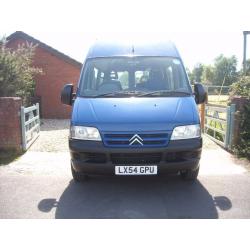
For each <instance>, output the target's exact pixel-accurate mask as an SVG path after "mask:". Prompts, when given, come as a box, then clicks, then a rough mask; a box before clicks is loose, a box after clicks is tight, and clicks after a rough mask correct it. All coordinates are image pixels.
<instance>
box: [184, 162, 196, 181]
mask: <svg viewBox="0 0 250 250" xmlns="http://www.w3.org/2000/svg"><path fill="white" fill-rule="evenodd" d="M199 170H200V165H199V166H198V168H197V169H195V170H192V169H189V170H185V171H181V172H180V174H181V178H182V179H183V180H187V181H195V180H197V177H198V174H199Z"/></svg>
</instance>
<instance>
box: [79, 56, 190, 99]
mask: <svg viewBox="0 0 250 250" xmlns="http://www.w3.org/2000/svg"><path fill="white" fill-rule="evenodd" d="M79 91H80V96H84V97H104V96H105V97H116V96H117V97H122V96H128V95H132V96H150V95H151V94H152V96H155V95H157V96H164V95H166V93H175V96H176V94H177V95H181V94H182V93H183V94H191V93H192V92H191V87H190V85H189V82H188V80H187V77H186V74H185V71H184V68H183V65H182V63H181V61H180V60H179V59H176V58H170V57H132V58H131V57H123V58H98V59H90V60H88V61H87V62H86V64H85V68H84V72H83V76H82V78H81V82H80V86H79Z"/></svg>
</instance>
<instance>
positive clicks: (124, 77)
mask: <svg viewBox="0 0 250 250" xmlns="http://www.w3.org/2000/svg"><path fill="white" fill-rule="evenodd" d="M117 75H118V81H120V83H121V85H122V89H128V88H129V84H128V71H122V72H117Z"/></svg>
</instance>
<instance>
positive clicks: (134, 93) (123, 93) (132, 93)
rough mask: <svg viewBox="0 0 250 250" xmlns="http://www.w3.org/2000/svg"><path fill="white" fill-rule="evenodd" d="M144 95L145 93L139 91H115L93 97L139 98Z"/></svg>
mask: <svg viewBox="0 0 250 250" xmlns="http://www.w3.org/2000/svg"><path fill="white" fill-rule="evenodd" d="M143 94H146V92H141V91H117V92H110V93H104V94H100V95H95V96H93V97H95V98H99V97H113V96H119V97H122V96H139V95H143Z"/></svg>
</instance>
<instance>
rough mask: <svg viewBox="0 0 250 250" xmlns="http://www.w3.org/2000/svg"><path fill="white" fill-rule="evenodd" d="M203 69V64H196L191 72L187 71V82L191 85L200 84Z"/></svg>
mask: <svg viewBox="0 0 250 250" xmlns="http://www.w3.org/2000/svg"><path fill="white" fill-rule="evenodd" d="M203 67H204V65H203V64H201V63H197V64H196V66H195V67H194V68H193V70H192V72H190V71H189V80H190V82H191V83H192V84H194V83H195V82H201V77H202V73H203Z"/></svg>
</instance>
